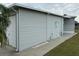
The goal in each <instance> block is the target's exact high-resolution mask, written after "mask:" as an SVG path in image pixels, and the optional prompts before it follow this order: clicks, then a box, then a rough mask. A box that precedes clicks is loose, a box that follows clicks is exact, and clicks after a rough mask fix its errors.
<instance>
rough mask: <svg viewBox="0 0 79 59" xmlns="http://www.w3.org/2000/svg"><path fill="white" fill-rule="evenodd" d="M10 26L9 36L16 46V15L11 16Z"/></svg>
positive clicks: (8, 29) (10, 41) (11, 42)
mask: <svg viewBox="0 0 79 59" xmlns="http://www.w3.org/2000/svg"><path fill="white" fill-rule="evenodd" d="M10 21H11V23H10V26H9V27H8V28H7V37H8V40H9V44H10V45H12V46H13V47H16V36H15V16H11V17H10Z"/></svg>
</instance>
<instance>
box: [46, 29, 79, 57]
mask: <svg viewBox="0 0 79 59" xmlns="http://www.w3.org/2000/svg"><path fill="white" fill-rule="evenodd" d="M76 32H79V31H78V30H77V31H76ZM45 56H79V33H78V34H76V35H75V36H73V37H72V38H70V39H69V40H67V41H65V42H63V43H62V44H60V45H59V46H57V47H55V48H54V49H52V50H51V51H49V52H48V53H46V54H45Z"/></svg>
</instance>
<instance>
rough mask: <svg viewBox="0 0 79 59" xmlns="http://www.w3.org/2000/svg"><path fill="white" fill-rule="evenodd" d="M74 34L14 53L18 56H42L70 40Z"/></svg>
mask: <svg viewBox="0 0 79 59" xmlns="http://www.w3.org/2000/svg"><path fill="white" fill-rule="evenodd" d="M73 35H75V34H64V35H63V36H62V37H59V38H57V39H52V40H49V41H47V42H44V43H42V44H39V45H37V46H34V47H31V48H28V49H26V50H24V51H21V52H19V53H16V55H20V56H43V55H44V54H46V53H47V52H48V51H50V50H51V49H53V48H55V47H56V46H58V45H59V44H61V43H62V42H64V41H66V40H67V39H69V38H71V37H72V36H73Z"/></svg>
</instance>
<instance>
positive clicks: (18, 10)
mask: <svg viewBox="0 0 79 59" xmlns="http://www.w3.org/2000/svg"><path fill="white" fill-rule="evenodd" d="M19 13H20V10H18V51H19V47H20V46H19V43H20V41H19V16H20V15H19Z"/></svg>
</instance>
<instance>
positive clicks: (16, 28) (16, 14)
mask: <svg viewBox="0 0 79 59" xmlns="http://www.w3.org/2000/svg"><path fill="white" fill-rule="evenodd" d="M15 22H16V23H15V25H16V27H15V29H16V30H15V33H16V51H17V13H16V15H15Z"/></svg>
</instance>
